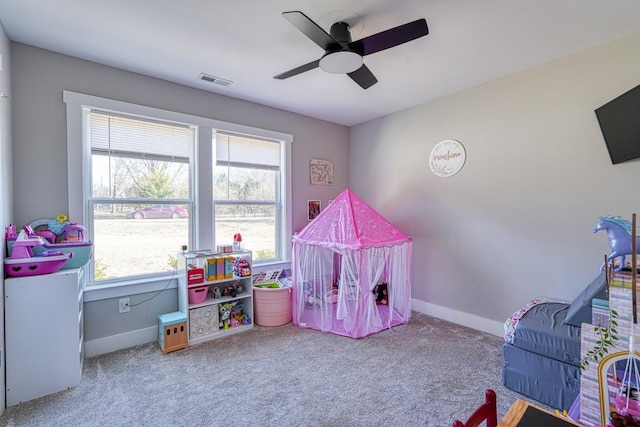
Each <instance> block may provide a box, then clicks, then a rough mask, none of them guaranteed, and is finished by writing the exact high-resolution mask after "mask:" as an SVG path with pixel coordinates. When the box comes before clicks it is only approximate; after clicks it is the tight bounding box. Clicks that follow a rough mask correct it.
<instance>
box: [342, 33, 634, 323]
mask: <svg viewBox="0 0 640 427" xmlns="http://www.w3.org/2000/svg"><path fill="white" fill-rule="evenodd" d="M425 84H437V82H427V83H425ZM638 84H640V34H636V35H633V36H630V37H627V38H624V39H621V40H618V41H616V42H613V43H610V44H607V45H603V46H600V47H597V48H594V49H591V50H588V51H584V52H582V53H579V54H576V55H573V56H570V57H566V58H563V59H560V60H557V61H555V62H552V63H549V64H546V65H543V66H540V67H537V68H534V69H531V70H528V71H525V72H522V73H519V74H516V75H512V76H509V77H507V78H503V79H501V80H498V81H494V82H492V83H489V84H485V85H482V86H479V87H476V88H473V89H471V90H467V91H464V92H461V93H458V94H455V95H452V96H449V97H446V98H442V99H439V100H436V101H434V102H430V103H427V104H423V105H420V106H417V107H414V108H411V109H409V110H405V111H403V112H400V113H397V114H394V115H391V116H388V117H384V118H380V119H378V120H374V121H371V122H368V123H365V124H362V125H359V126H356V127H353V128H351V130H350V146H349V157H350V164H349V175H350V177H349V183H350V186H351V188H352V189H353V190H354V191H355V192H357V193H358V194H360V196H362V197H363V198H364V199H365V200H367V201H368V202H369V203H371V204H372V205H373V206H374V207H376V208H378V209H379V210H380V212H381V213H382V214H383V215H385V216H386V217H387V218H389V219H390V220H391V221H392V222H394V223H395V224H396V225H397V226H398V227H399V228H400V229H401V230H402V231H404V232H405V233H407V234H409V235H410V236H412V237H413V239H414V247H413V275H412V281H413V287H412V292H413V295H412V296H413V298H414V299H415V301H414V306H415V307H417V308H418V309H421V311H425V312H434V313H438V314H440V315H442V316H441V317H445V318H447V317H448V318H450V319H451V320H454V321H459V322H460V323H463V324H464V323H469V324H470V325H471V326H476V327H477V326H479V325H480V326H481V328H480V329H482V326H484V328H485V329H490V330H491V331H493V332H495V333H500V332H501V330H500V329H501V324H502V322H504V320H505V319H506V318H507V317H508V316H509V315H510V314H511V313H513V312H514V311H516V310H517V309H518V308H520V307H521V306H522V305H524V304H525V303H527V302H528V301H529V300H530V299H531V298H534V297H536V296H549V297H555V298H561V299H573V298H574V297H575V296H576V295H577V294H578V293H579V292H580V291H581V290H582V289H583V288H584V287H586V285H588V284H589V283H590V281H591V280H593V279H594V278H595V277H596V276H597V274H598V273H599V267H600V264H601V263H602V261H603V257H604V254H605V253H607V254H608V253H609V245H608V240H607V237H606V235H605V234H604V232H601V233H599V234H594V233H592V229H593V226H594V225H595V224H596V222H597V220H598V217H599V216H601V215H606V214H612V215H621V216H623V217H625V218H628V219H631V216H632V214H633V213H634V212H638V211H639V210H640V209H639V208H640V205H639V204H638V198H637V194H638V189H637V183H638V181H639V179H640V161H638V160H636V161H631V162H628V163H624V164H619V165H615V166H614V165H612V164H611V161H610V159H609V156H608V153H607V150H606V147H605V144H604V140H603V138H602V134H601V132H600V129H599V126H598V123H597V120H596V116H595V114H594V109H595V108H597V107H599V106H601V105H602V104H604V103H606V102H608V101H609V100H611V99H613V98H615V97H616V96H618V95H620V94H622V93H623V92H625V91H627V90H629V89H631V88H633V87H635V86H637V85H638ZM443 139H457V140H459V141H460V142H462V143H463V144H464V146H465V147H466V151H467V161H466V165H465V166H464V168H463V169H462V171H461V172H460V173H458V174H457V175H455V176H453V177H449V178H438V177H436V176H435V175H434V174H433V173H432V172H431V170H430V168H429V165H428V156H429V152H430V150H431V149H432V148H433V146H434V145H435V144H436V143H437V142H439V141H441V140H443ZM483 319H488V320H489V321H490V322H488V324H485V325H482V323H483V322H482V321H483Z"/></svg>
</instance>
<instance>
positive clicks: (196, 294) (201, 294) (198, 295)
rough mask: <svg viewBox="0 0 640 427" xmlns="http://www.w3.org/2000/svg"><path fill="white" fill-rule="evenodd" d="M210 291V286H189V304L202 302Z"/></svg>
mask: <svg viewBox="0 0 640 427" xmlns="http://www.w3.org/2000/svg"><path fill="white" fill-rule="evenodd" d="M208 292H209V286H208V285H204V286H196V287H194V288H189V304H200V303H201V302H204V300H206V299H207V293H208Z"/></svg>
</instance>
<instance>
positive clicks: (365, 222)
mask: <svg viewBox="0 0 640 427" xmlns="http://www.w3.org/2000/svg"><path fill="white" fill-rule="evenodd" d="M293 238H294V240H302V241H305V242H307V243H313V244H318V245H327V246H333V245H341V246H345V247H350V248H362V247H373V246H375V247H379V246H392V245H396V244H399V243H403V242H408V241H410V240H411V239H410V238H409V237H407V236H406V235H405V234H403V233H402V232H401V231H400V230H398V229H397V228H396V227H395V226H394V225H393V224H391V223H390V222H389V221H387V220H386V219H385V218H384V217H383V216H382V215H380V214H379V213H378V212H377V211H376V210H375V209H373V208H372V207H371V206H369V205H368V204H366V203H365V202H364V201H363V200H362V199H361V198H360V197H358V196H357V195H356V194H355V193H354V192H353V191H351V190H349V189H348V188H347V189H346V190H344V191H343V192H342V193H340V195H339V196H338V197H337V198H336V199H335V200H334V201H333V202H331V204H330V205H329V206H327V208H326V209H325V210H323V211H322V212H320V214H319V215H318V216H317V217H316V218H315V219H314V220H313V221H312V222H310V223H309V224H308V225H307V226H306V227H305V228H303V229H302V230H301V231H300V232H299V233H298V234H297V235H295V236H294V237H293Z"/></svg>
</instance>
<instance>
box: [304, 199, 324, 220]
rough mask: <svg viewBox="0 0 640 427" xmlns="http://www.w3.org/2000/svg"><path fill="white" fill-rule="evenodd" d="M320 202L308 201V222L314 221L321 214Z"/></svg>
mask: <svg viewBox="0 0 640 427" xmlns="http://www.w3.org/2000/svg"><path fill="white" fill-rule="evenodd" d="M320 207H321V203H320V200H307V221H313V220H314V219H315V217H317V216H318V215H319V214H320Z"/></svg>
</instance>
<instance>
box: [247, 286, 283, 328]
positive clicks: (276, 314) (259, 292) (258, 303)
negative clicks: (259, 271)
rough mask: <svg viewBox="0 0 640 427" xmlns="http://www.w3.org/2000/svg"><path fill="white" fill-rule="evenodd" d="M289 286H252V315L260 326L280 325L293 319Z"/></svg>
mask: <svg viewBox="0 0 640 427" xmlns="http://www.w3.org/2000/svg"><path fill="white" fill-rule="evenodd" d="M291 304H292V300H291V287H286V288H267V287H265V288H256V287H254V288H253V310H254V313H253V317H254V320H255V322H256V324H258V325H260V326H281V325H285V324H287V323H289V322H291V320H292V319H293V313H292V311H291Z"/></svg>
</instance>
